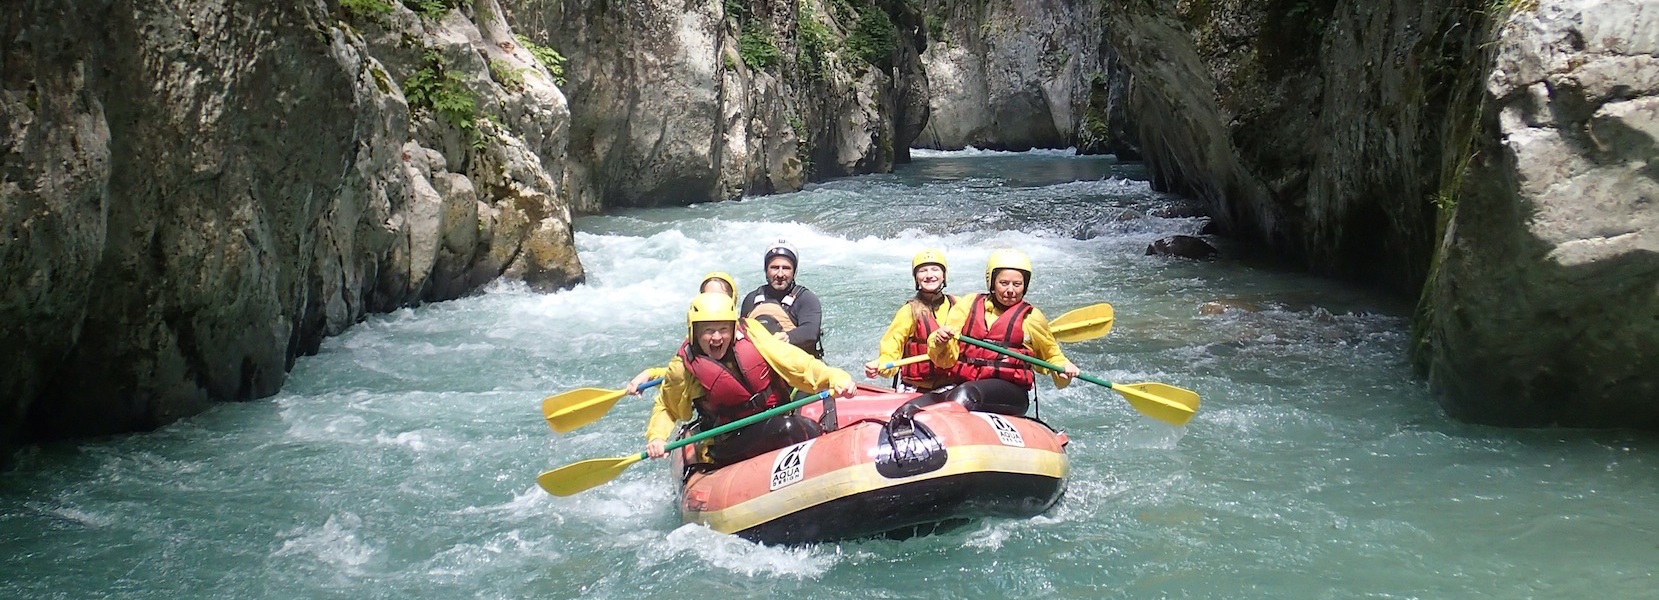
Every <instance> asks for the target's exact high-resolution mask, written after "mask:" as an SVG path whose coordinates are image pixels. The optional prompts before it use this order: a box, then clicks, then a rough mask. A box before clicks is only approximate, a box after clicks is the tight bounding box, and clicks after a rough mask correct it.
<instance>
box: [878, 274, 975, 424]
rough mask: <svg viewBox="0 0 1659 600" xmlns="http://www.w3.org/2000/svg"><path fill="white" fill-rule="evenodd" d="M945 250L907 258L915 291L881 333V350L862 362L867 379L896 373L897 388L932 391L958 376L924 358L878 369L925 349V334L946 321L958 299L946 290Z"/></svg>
mask: <svg viewBox="0 0 1659 600" xmlns="http://www.w3.org/2000/svg"><path fill="white" fill-rule="evenodd" d="M946 272H947V267H946V265H945V253H943V252H940V251H938V250H934V249H932V248H929V249H926V250H923V251H921V252H917V253H916V256H915V257H913V258H911V259H910V278H911V279H912V280H914V282H915V284H916V295H915V296H913V297H911V298H910V300H909V301H907V302H905V303H904V305H903V306H900V307H899V311H898V312H897V313H895V314H894V315H893V322H892V324H890V325H888V326H887V333H886V334H885V335H883V336H882V337H881V354H880V356H877V357H876V359H875V360H873V361H871V362H869V363H866V364H865V365H864V376H865V377H868V378H870V379H876V378H878V377H892V376H894V375H895V374H896V375H898V376H899V381H898V385H897V386H895V387H897V388H899V391H907V392H908V391H919V392H931V391H934V390H938V389H940V388H945V387H949V386H952V385H955V384H957V383H959V382H960V381H961V380H960V379H958V378H957V377H956V375H955V374H954V373H952V372H951V370H950V369H948V368H943V367H938V366H935V365H934V364H933V362H932V361H924V362H920V363H914V364H909V365H904V366H901V367H894V368H891V369H881V368H879V367H880V366H881V365H884V364H887V363H891V362H897V361H899V360H901V359H905V358H910V357H912V356H922V355H926V354H927V353H928V337H929V336H931V335H933V332H934V331H937V330H938V329H939V325H940V323H943V322H945V320H946V316H947V315H949V314H950V311H951V309H953V308H955V307H956V305H957V304H958V303H959V301H958V299H957V298H953V297H951V295H950V294H946V293H945V275H946Z"/></svg>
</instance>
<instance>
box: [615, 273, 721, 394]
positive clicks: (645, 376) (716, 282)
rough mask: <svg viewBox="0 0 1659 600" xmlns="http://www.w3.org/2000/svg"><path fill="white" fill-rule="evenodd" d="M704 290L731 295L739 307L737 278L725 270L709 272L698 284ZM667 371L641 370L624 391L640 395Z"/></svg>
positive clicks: (671, 364) (672, 360)
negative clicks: (650, 382) (651, 382)
mask: <svg viewBox="0 0 1659 600" xmlns="http://www.w3.org/2000/svg"><path fill="white" fill-rule="evenodd" d="M704 292H718V293H721V294H725V295H727V296H730V297H731V299H732V309H733V310H736V309H737V280H735V279H732V276H731V275H728V274H726V272H725V271H711V272H709V274H707V275H704V276H703V282H702V283H700V284H698V285H697V293H699V294H701V293H704ZM679 360H680V357H678V356H676V357H674V358H671V359H669V361H668V364H669V366H673V365H674V363H675V362H678V361H679ZM666 373H668V367H651V368H649V369H646V370H644V371H640V372H639V374H638V375H635V376H634V378H633V379H630V380H628V387H625V388H623V391H624V392H627V393H628V395H630V396H638V395H639V386H642V385H645V382H647V381H650V380H652V379H656V378H658V377H662V376H663V375H664V374H666Z"/></svg>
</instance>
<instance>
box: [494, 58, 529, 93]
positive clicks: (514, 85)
mask: <svg viewBox="0 0 1659 600" xmlns="http://www.w3.org/2000/svg"><path fill="white" fill-rule="evenodd" d="M526 70H527V69H520V68H517V67H514V66H513V65H512V63H509V62H507V61H504V60H501V59H499V58H496V59H491V60H490V77H491V78H493V79H495V81H496V83H500V84H501V87H504V88H507V89H510V90H522V89H524V72H525V71H526Z"/></svg>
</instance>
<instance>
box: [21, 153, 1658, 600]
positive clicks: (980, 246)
mask: <svg viewBox="0 0 1659 600" xmlns="http://www.w3.org/2000/svg"><path fill="white" fill-rule="evenodd" d="M1181 206H1182V202H1181V201H1180V199H1179V198H1175V197H1172V196H1168V195H1165V194H1160V193H1157V192H1154V191H1152V190H1151V189H1150V188H1149V186H1148V185H1147V183H1146V182H1145V181H1144V173H1143V171H1142V169H1141V168H1140V167H1139V166H1138V165H1135V164H1127V163H1118V162H1117V161H1115V160H1113V159H1112V158H1110V157H1075V156H1068V155H1065V154H1064V153H1055V152H1033V153H1023V154H1006V153H994V152H977V151H967V152H944V153H941V152H918V153H917V158H916V160H915V161H914V162H913V163H911V164H908V165H904V166H901V167H900V168H899V169H898V171H897V172H896V173H894V174H891V175H873V176H863V177H854V178H848V179H842V180H837V181H832V182H827V183H822V184H814V185H812V186H810V187H809V188H808V189H806V190H804V191H802V192H798V193H792V194H781V195H776V196H769V197H764V198H752V199H748V200H744V201H741V202H722V203H712V204H702V205H696V206H691V207H684V208H669V209H651V210H635V211H626V212H621V213H618V214H613V215H607V216H602V217H587V218H583V219H579V220H578V222H577V223H576V230H577V235H576V241H577V246H578V250H579V252H580V255H581V259H582V262H583V264H584V265H585V266H586V268H587V269H588V281H587V283H586V284H584V285H580V286H577V287H576V288H575V289H572V290H569V291H564V292H560V293H555V294H537V293H532V292H530V291H528V290H526V289H524V288H523V287H522V286H515V285H508V284H500V285H497V286H495V287H493V288H491V289H489V290H488V291H486V292H484V293H482V294H479V295H476V296H473V297H469V298H465V299H462V300H457V301H453V302H444V303H438V304H431V305H426V306H422V307H419V308H415V309H408V310H401V311H398V312H396V313H392V314H387V315H377V316H374V317H371V318H369V319H368V320H367V321H366V322H364V323H361V324H359V325H357V326H355V327H353V328H352V329H350V330H349V331H347V332H346V333H345V334H343V335H341V336H339V337H336V338H332V339H329V340H327V341H325V342H324V344H323V346H322V350H321V352H319V353H318V354H317V355H316V356H310V357H304V358H301V359H300V360H299V361H298V363H297V364H296V366H295V369H294V372H293V374H292V376H291V378H290V379H289V380H288V383H287V384H286V385H285V386H284V389H283V391H282V393H280V394H278V395H277V396H275V397H272V398H268V399H264V400H259V401H254V402H245V403H233V404H224V405H220V406H218V407H216V408H214V409H213V410H211V411H209V412H207V413H205V414H202V415H199V416H196V417H193V418H190V419H186V420H184V421H182V422H179V423H177V424H174V425H171V426H168V427H165V428H163V429H161V430H160V431H156V432H153V433H146V434H138V435H128V436H120V437H114V438H108V439H96V440H87V441H79V442H74V443H61V444H52V445H48V446H44V447H40V448H34V449H30V450H27V451H25V452H24V453H23V454H22V455H21V456H19V468H18V469H16V470H15V471H13V472H10V473H5V474H0V573H4V576H3V580H0V598H66V599H82V598H99V597H114V598H166V599H181V598H528V597H537V598H576V597H592V598H641V597H648V596H656V597H674V598H728V597H802V598H805V597H811V598H849V599H851V598H857V599H865V598H958V597H1014V598H1017V597H1044V598H1652V597H1656V594H1659V592H1656V591H1655V590H1659V579H1656V577H1655V568H1656V567H1655V565H1659V473H1656V469H1659V444H1656V443H1655V440H1654V438H1653V437H1652V436H1649V435H1642V434H1635V433H1630V432H1623V431H1571V430H1512V429H1496V428H1488V427H1481V426H1473V425H1467V424H1462V423H1458V422H1456V421H1453V420H1450V419H1449V418H1447V417H1446V416H1444V414H1443V413H1442V412H1441V411H1440V410H1439V408H1438V407H1437V406H1436V404H1435V403H1434V401H1433V399H1432V398H1431V397H1430V395H1429V393H1428V391H1427V389H1426V387H1425V385H1424V384H1423V383H1422V382H1421V381H1420V380H1417V379H1415V378H1413V376H1412V374H1411V370H1410V368H1409V365H1408V364H1407V363H1406V359H1405V355H1406V345H1407V343H1408V339H1409V335H1408V333H1409V332H1408V328H1409V322H1408V320H1407V315H1408V312H1409V310H1410V306H1409V305H1408V304H1402V303H1401V302H1399V301H1398V300H1390V299H1386V298H1381V297H1377V296H1374V295H1372V294H1370V293H1369V292H1365V291H1359V290H1355V289H1354V288H1353V287H1351V286H1348V285H1345V284H1342V283H1337V282H1331V281H1327V280H1322V279H1318V278H1314V277H1310V276H1305V275H1300V274H1295V273H1290V272H1285V271H1282V270H1278V269H1274V268H1272V267H1270V266H1263V265H1259V264H1254V263H1251V262H1246V261H1240V260H1236V259H1230V258H1223V259H1221V260H1216V261H1208V262H1196V261H1190V260H1183V259H1172V258H1165V257H1157V256H1147V255H1145V253H1144V251H1145V248H1146V246H1147V244H1149V243H1150V242H1151V241H1153V240H1156V239H1158V238H1161V237H1164V236H1167V235H1171V234H1177V233H1186V234H1190V233H1194V232H1196V231H1197V229H1198V228H1199V227H1200V226H1201V225H1202V221H1201V220H1200V219H1198V218H1194V217H1190V216H1182V215H1185V214H1187V213H1186V212H1185V211H1183V210H1182V209H1181ZM779 238H784V239H787V240H789V241H790V242H791V243H792V244H793V245H794V246H795V247H796V249H797V251H798V252H799V254H800V257H801V266H800V272H799V280H800V282H801V283H803V284H804V285H806V286H808V287H810V288H812V289H813V290H814V291H816V292H817V293H818V294H819V296H820V297H821V299H822V300H823V303H824V306H825V319H824V320H825V329H826V336H825V346H826V348H827V350H828V355H827V357H826V359H827V361H828V362H829V363H831V364H833V365H835V366H839V367H841V368H844V369H847V370H849V371H852V372H854V374H855V377H856V376H857V375H859V374H860V372H859V371H858V369H859V365H860V364H862V363H863V362H864V361H866V360H869V359H871V358H874V356H875V352H876V346H877V342H878V338H879V336H880V335H881V332H882V330H883V329H884V328H885V327H886V324H887V322H888V320H889V319H890V318H891V316H892V314H893V311H894V310H895V308H896V307H897V305H898V304H899V303H900V302H902V301H903V299H904V298H905V297H906V296H908V295H909V293H910V291H911V289H910V282H909V277H908V271H909V259H910V256H911V255H912V254H914V253H915V252H916V251H918V250H921V249H923V248H928V247H936V248H940V249H942V250H944V251H945V253H946V254H947V255H948V258H949V260H950V263H951V264H950V266H951V269H950V274H949V290H950V291H952V292H955V293H967V292H971V291H974V290H977V289H982V286H983V282H984V271H983V268H984V261H985V258H986V256H987V255H988V254H989V253H990V251H991V250H992V249H995V248H999V247H1017V248H1021V249H1023V250H1025V251H1026V252H1027V253H1028V254H1030V256H1031V258H1032V261H1033V263H1034V264H1035V270H1036V273H1035V275H1034V278H1033V281H1032V288H1031V291H1030V295H1029V297H1028V298H1029V300H1031V301H1032V302H1033V303H1034V304H1036V305H1037V306H1039V307H1041V308H1043V310H1044V311H1045V312H1046V313H1047V314H1048V315H1049V316H1050V317H1054V316H1058V315H1059V314H1061V313H1064V312H1065V311H1067V310H1070V309H1073V308H1077V307H1081V306H1086V305H1089V304H1094V303H1097V302H1109V303H1111V304H1112V305H1113V307H1114V308H1115V310H1116V315H1117V321H1116V324H1115V326H1114V328H1113V330H1112V333H1111V334H1110V335H1108V336H1106V337H1104V338H1101V339H1098V340H1091V341H1086V342H1080V343H1076V344H1070V345H1067V346H1066V352H1067V354H1068V355H1069V356H1070V357H1071V358H1072V360H1073V361H1075V362H1076V363H1078V364H1079V365H1080V366H1081V367H1082V369H1083V371H1084V372H1085V373H1091V374H1094V375H1097V376H1100V377H1102V378H1105V379H1108V380H1111V381H1115V382H1119V383H1138V382H1145V381H1158V382H1163V383H1168V384H1172V385H1178V386H1181V387H1185V388H1188V389H1192V390H1194V391H1196V392H1198V393H1199V394H1200V395H1201V396H1202V397H1203V404H1202V406H1201V407H1200V408H1199V411H1198V415H1197V417H1196V418H1194V419H1193V421H1192V422H1191V423H1190V424H1188V425H1187V426H1186V427H1183V428H1175V427H1171V426H1169V425H1166V424H1164V423H1161V422H1158V421H1155V420H1152V419H1149V418H1146V417H1143V416H1140V415H1139V414H1138V413H1136V412H1135V411H1134V410H1133V409H1132V408H1131V407H1130V406H1129V404H1128V403H1127V402H1125V401H1124V399H1123V398H1122V397H1121V396H1119V395H1118V394H1116V393H1115V392H1112V391H1110V390H1108V389H1105V388H1101V387H1097V386H1093V385H1090V384H1087V383H1083V382H1077V383H1075V384H1074V385H1072V386H1070V387H1069V388H1067V389H1064V390H1055V389H1053V388H1052V386H1051V385H1050V384H1048V383H1046V382H1040V383H1039V403H1040V410H1041V414H1042V417H1043V419H1044V420H1046V421H1048V422H1049V423H1052V424H1054V425H1055V426H1057V427H1060V428H1061V429H1063V430H1065V431H1066V432H1067V433H1068V434H1069V435H1070V437H1071V440H1072V443H1071V446H1070V450H1069V453H1070V457H1071V461H1072V475H1071V480H1070V484H1069V487H1068V490H1067V493H1066V496H1065V497H1064V499H1062V500H1061V502H1060V503H1059V504H1058V505H1056V506H1055V507H1054V508H1053V509H1052V510H1050V511H1049V512H1048V513H1046V514H1044V515H1042V516H1040V517H1037V518H1033V519H1025V520H996V519H993V520H985V521H979V522H975V523H972V524H969V525H968V526H965V527H962V528H959V529H956V530H954V531H951V532H948V533H944V534H939V535H933V536H925V537H919V538H913V539H909V540H904V541H894V540H866V541H856V542H844V543H837V544H818V545H808V546H800V547H777V546H764V545H758V544H753V543H750V542H747V541H744V540H741V539H737V538H734V537H731V536H725V535H720V534H716V533H713V532H711V531H709V530H707V529H704V528H701V527H697V526H689V525H682V524H681V522H680V519H679V515H678V513H677V512H676V510H675V508H674V505H673V501H674V497H673V492H672V490H671V488H670V481H669V474H668V469H667V465H666V463H665V462H646V463H641V464H636V465H634V466H633V467H632V468H630V469H629V470H628V471H627V472H625V473H624V474H622V475H621V476H620V477H618V478H617V479H616V480H615V481H613V482H611V483H609V484H606V485H603V486H600V487H598V488H595V489H592V490H589V491H587V492H584V493H581V494H578V495H575V496H571V497H568V498H554V497H552V496H549V495H547V494H546V493H544V492H542V491H541V490H540V489H539V488H537V487H536V485H535V481H534V480H535V476H536V474H537V473H539V472H540V471H542V470H545V469H548V468H552V467H556V466H560V465H564V464H568V463H571V462H575V461H579V460H583V459H588V458H598V457H607V456H621V455H626V454H630V453H634V452H638V451H639V450H641V449H642V446H643V439H642V433H643V429H644V424H645V419H646V416H647V415H648V413H649V401H648V399H642V398H626V399H624V400H622V401H621V402H619V403H618V404H617V406H616V408H615V409H613V410H612V411H611V413H610V414H609V415H607V416H606V417H605V418H604V419H602V420H600V421H599V422H597V423H595V424H593V425H590V426H588V427H586V428H583V429H581V430H578V431H576V432H572V433H569V434H564V435H555V434H554V433H553V432H551V431H550V430H549V429H548V427H547V425H546V423H545V422H544V421H543V419H542V418H541V415H540V412H539V404H540V401H541V400H542V398H544V397H546V396H549V395H552V394H555V393H558V392H562V391H567V390H570V389H574V388H578V387H599V388H611V389H614V388H619V387H621V386H622V385H623V384H624V383H625V382H626V381H627V379H628V378H629V377H630V376H632V375H633V374H634V373H635V372H637V371H639V370H640V369H642V368H644V367H647V366H652V365H657V364H661V363H663V362H665V361H666V359H667V358H668V357H669V356H670V354H671V353H672V352H673V350H674V348H675V347H676V344H677V343H678V341H679V340H680V339H681V338H682V337H683V335H684V331H685V330H684V326H685V325H684V309H685V306H686V303H687V301H688V300H689V298H690V296H691V293H690V292H691V291H692V289H693V288H694V287H695V286H696V283H697V281H698V279H699V278H700V276H701V275H702V274H703V273H705V272H708V271H713V270H724V271H728V272H730V273H732V274H733V275H735V276H736V278H737V280H738V283H739V286H740V287H741V288H744V289H753V288H754V287H755V286H756V285H758V284H760V283H761V271H762V269H761V264H760V260H761V254H762V252H763V251H764V249H765V247H766V246H767V245H769V243H770V242H772V241H774V240H777V239H779ZM1223 250H1224V253H1225V254H1224V255H1231V253H1230V252H1227V251H1229V250H1230V248H1227V247H1225V246H1224V247H1223ZM1207 303H1216V304H1210V305H1209V306H1210V307H1212V308H1215V307H1221V308H1222V310H1220V311H1219V312H1217V311H1214V310H1208V311H1205V310H1201V307H1204V306H1205V305H1206V304H1207ZM1210 313H1214V314H1210Z"/></svg>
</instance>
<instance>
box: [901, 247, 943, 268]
mask: <svg viewBox="0 0 1659 600" xmlns="http://www.w3.org/2000/svg"><path fill="white" fill-rule="evenodd" d="M929 264H931V265H939V268H941V269H944V270H946V271H949V270H950V266H949V265H946V264H945V253H943V252H940V251H938V250H934V249H932V248H928V249H926V250H923V251H921V252H917V253H916V257H915V258H912V259H910V271H911V272H912V273H914V272H915V271H916V269H917V268H918V267H921V266H922V265H929Z"/></svg>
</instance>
